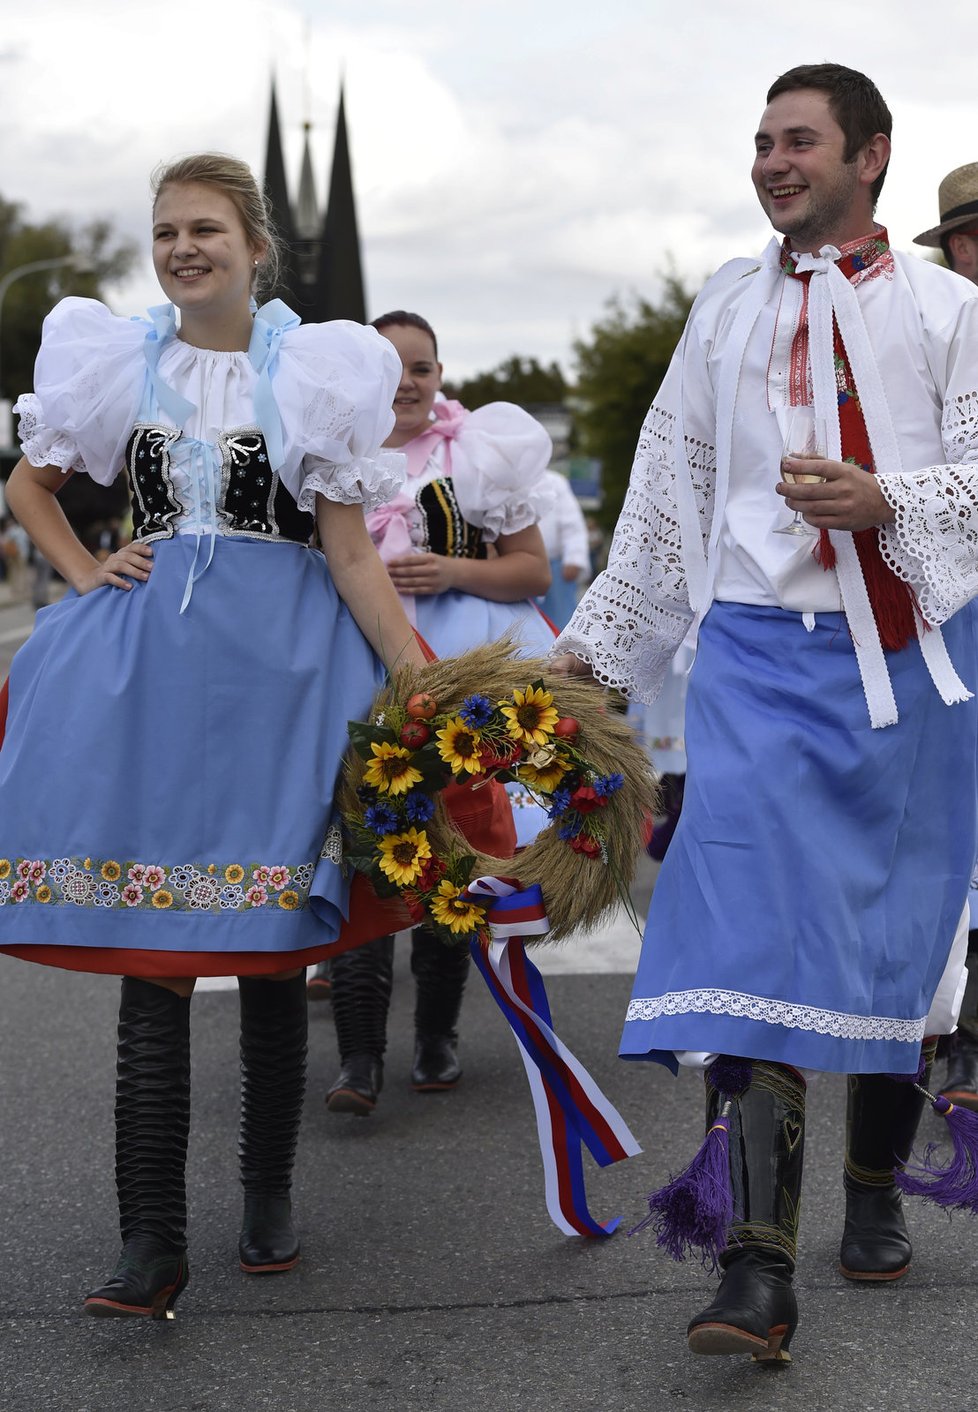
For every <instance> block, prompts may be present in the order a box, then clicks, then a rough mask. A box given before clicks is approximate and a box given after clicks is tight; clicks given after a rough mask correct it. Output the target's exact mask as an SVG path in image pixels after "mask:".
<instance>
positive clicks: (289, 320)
mask: <svg viewBox="0 0 978 1412" xmlns="http://www.w3.org/2000/svg"><path fill="white" fill-rule="evenodd" d="M300 323H301V320H300V318H299V316H298V314H294V313H293V312H292V310H291V309H290V308H289V306H288V305H287V304H283V302H282V300H281V299H273V300H271V302H270V303H268V304H263V305H262V307H261V308H260V309H259V310H258V313H257V314H256V315H255V324H254V328H253V329H252V331H251V342H250V343H249V345H248V358H249V361H250V362H251V366H252V367H253V368H254V370H255V372H256V373H257V374H258V381H257V383H256V385H255V393H254V403H255V417H256V418H257V421H258V425H259V426H260V427H261V433H262V436H263V437H264V438H265V449H266V450H267V452H268V460H269V464H270V465H271V467H272V470H273V471H278V470H281V468H282V463H283V461H284V460H285V437H284V433H283V430H282V418H281V415H280V413H279V410H278V405H277V404H276V401H275V394H274V392H273V391H272V374H273V373H274V371H275V364H276V362H277V360H278V354H279V347H280V345H281V342H282V335H283V334H286V333H288V332H289V331H290V330H291V329H294V328H298V327H299V324H300Z"/></svg>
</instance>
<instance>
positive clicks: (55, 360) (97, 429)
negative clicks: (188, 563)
mask: <svg viewBox="0 0 978 1412" xmlns="http://www.w3.org/2000/svg"><path fill="white" fill-rule="evenodd" d="M149 327H150V326H149V324H148V323H146V322H145V321H144V320H142V319H124V318H120V317H119V316H118V315H116V314H113V313H110V311H109V310H108V309H107V308H106V307H105V305H104V304H100V303H99V302H98V300H96V299H77V298H71V299H62V300H61V302H60V303H59V304H56V305H55V307H54V308H53V309H52V310H51V312H50V314H48V316H47V318H46V319H45V320H44V326H43V329H42V332H41V350H40V352H39V353H38V355H37V362H36V363H35V365H34V391H33V392H32V393H26V394H25V395H24V396H23V397H20V398H18V400H17V403H16V405H15V407H14V411H15V412H16V413H17V415H18V416H19V417H20V431H19V437H20V442H21V446H22V448H23V452H24V455H25V456H26V457H27V459H28V461H30V463H31V465H32V466H60V467H61V469H62V470H63V471H66V472H67V471H70V470H72V469H74V470H79V471H87V472H88V474H89V475H90V476H91V477H92V479H93V480H96V481H98V482H99V484H100V485H111V483H112V482H113V481H114V480H115V478H116V476H117V475H118V473H119V471H120V470H121V469H122V466H123V463H124V458H125V449H126V443H127V441H128V440H129V437H130V435H131V433H132V427H133V422H134V421H135V419H136V414H137V411H138V409H139V403H140V399H141V397H142V391H143V383H144V379H145V375H146V362H145V359H144V357H143V351H142V350H143V341H144V339H145V337H146V333H147V331H148V329H149Z"/></svg>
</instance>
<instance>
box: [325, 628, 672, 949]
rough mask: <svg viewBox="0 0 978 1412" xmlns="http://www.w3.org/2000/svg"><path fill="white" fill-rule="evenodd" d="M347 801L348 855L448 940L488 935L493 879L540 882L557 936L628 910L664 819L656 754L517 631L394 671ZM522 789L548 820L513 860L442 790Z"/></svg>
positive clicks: (361, 746) (358, 742)
mask: <svg viewBox="0 0 978 1412" xmlns="http://www.w3.org/2000/svg"><path fill="white" fill-rule="evenodd" d="M350 740H351V746H352V749H351V750H350V751H349V753H348V756H347V763H346V770H345V773H344V780H343V784H342V788H341V794H340V808H341V812H342V815H343V824H344V829H345V833H346V840H345V847H344V856H345V859H346V861H347V862H348V863H350V864H352V866H353V867H355V868H356V869H357V870H358V871H360V872H362V873H364V874H365V875H366V876H367V877H368V878H369V880H370V881H371V883H372V884H373V887H374V890H375V892H376V893H377V894H378V896H380V897H393V896H399V897H400V898H401V900H402V901H403V902H404V904H405V906H406V908H407V912H408V915H409V916H410V917H411V920H412V922H414V923H415V924H417V923H419V922H423V923H424V924H425V925H427V926H429V927H430V928H431V929H432V930H433V931H434V932H435V933H436V934H437V935H439V936H440V937H441V938H442V939H443V940H444V941H448V942H455V943H459V942H463V943H465V944H468V943H470V942H471V941H473V940H476V941H483V942H486V941H488V940H489V931H488V927H487V923H486V906H485V898H482V899H481V900H480V898H479V897H478V896H477V895H473V894H472V893H470V892H469V884H470V883H471V882H472V881H473V880H474V879H476V878H479V877H482V876H484V875H491V876H495V877H503V878H505V879H506V881H507V882H508V883H511V884H512V885H513V886H515V887H516V888H518V889H523V888H527V887H530V886H532V885H533V884H537V885H539V887H540V888H541V889H542V892H543V899H544V903H545V908H546V914H547V917H548V919H549V931H548V933H547V939H549V940H553V941H559V940H561V939H562V938H565V937H567V936H569V935H570V934H571V933H572V932H574V931H577V930H581V929H584V930H587V929H590V928H593V927H594V926H595V925H596V924H597V923H598V922H599V921H600V919H601V918H602V917H603V916H604V914H605V913H606V912H607V911H608V910H609V909H610V908H612V907H614V906H615V905H617V904H619V903H622V904H624V905H625V906H626V907H628V908H630V903H629V900H628V887H629V883H630V881H631V879H632V876H633V872H634V867H635V861H636V857H637V855H638V852H639V850H640V848H641V845H642V841H643V831H644V829H645V827H646V823H647V820H648V819H649V818H650V816H651V814H652V813H653V812H654V805H655V794H656V790H655V783H654V776H653V773H652V768H651V765H650V762H649V760H648V757H647V756H646V754H645V752H644V751H643V749H642V748H641V745H640V744H639V743H638V741H637V740H636V737H635V735H634V732H633V731H632V729H631V727H630V726H629V725H628V723H627V722H626V721H625V719H624V718H623V716H622V715H621V714H620V713H619V712H617V711H615V710H612V709H609V707H608V703H607V695H606V692H605V690H604V688H602V687H600V686H598V685H597V684H596V683H595V682H593V681H591V680H589V679H586V678H581V677H570V676H559V675H557V673H555V672H554V670H553V663H552V662H551V661H550V660H549V659H546V658H527V657H523V656H521V655H519V652H518V650H517V648H516V647H515V645H514V644H513V643H512V642H511V641H510V640H508V639H503V640H502V641H500V642H495V643H489V644H487V645H485V646H482V647H477V648H474V649H473V650H472V651H470V652H466V653H464V654H462V655H461V656H459V657H453V658H446V659H444V660H442V661H435V662H431V663H429V664H428V665H427V666H425V667H401V668H396V669H395V670H394V671H393V673H392V674H391V676H390V678H389V679H388V682H387V684H386V685H385V686H384V688H383V689H382V690H381V691H380V692H379V693H378V695H377V697H376V698H375V700H374V703H373V706H372V708H371V711H370V715H369V719H368V720H367V721H353V722H351V723H350ZM490 781H498V782H500V783H503V784H505V783H509V782H514V781H515V782H517V783H518V784H519V785H520V786H521V788H522V789H523V790H525V791H526V792H527V793H529V794H530V795H531V796H532V797H533V798H534V799H535V800H536V801H537V802H538V803H539V804H540V805H541V806H542V807H543V808H544V809H545V810H546V812H547V814H548V816H549V819H550V823H549V824H548V825H547V826H546V827H545V828H543V829H542V831H541V832H540V833H539V834H538V835H537V837H536V839H535V840H534V842H533V843H531V844H530V845H529V846H528V847H526V848H524V849H523V850H522V851H521V852H519V853H518V854H517V855H516V856H515V857H505V858H499V857H493V856H491V855H489V854H486V853H480V852H478V851H477V850H475V849H473V847H472V845H471V844H470V843H469V842H468V841H467V840H466V838H465V836H464V834H463V833H462V832H461V830H460V829H459V827H458V825H457V824H456V823H455V822H454V820H453V819H452V817H451V816H450V814H449V813H448V810H447V809H446V807H445V804H444V801H443V799H442V798H441V794H442V791H443V790H444V788H445V786H446V785H447V784H449V783H451V782H456V783H466V782H467V783H468V786H469V788H470V789H472V790H473V791H477V790H479V789H480V788H483V787H484V786H485V785H486V784H487V783H489V782H490Z"/></svg>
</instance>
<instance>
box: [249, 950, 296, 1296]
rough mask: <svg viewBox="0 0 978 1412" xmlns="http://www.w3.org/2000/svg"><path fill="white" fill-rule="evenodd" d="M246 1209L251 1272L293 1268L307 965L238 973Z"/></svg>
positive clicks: (267, 1272)
mask: <svg viewBox="0 0 978 1412" xmlns="http://www.w3.org/2000/svg"><path fill="white" fill-rule="evenodd" d="M238 989H239V994H240V1000H241V1133H240V1139H239V1143H238V1156H239V1158H240V1161H241V1184H242V1186H243V1187H244V1217H243V1219H242V1222H241V1239H240V1240H239V1242H238V1255H239V1257H240V1260H241V1268H242V1270H244V1271H245V1273H246V1274H248V1275H272V1274H276V1273H278V1272H280V1271H282V1270H291V1269H292V1267H293V1265H295V1264H296V1263H297V1262H298V1259H299V1240H298V1237H297V1236H296V1233H295V1230H294V1229H293V1226H292V1197H291V1191H292V1168H293V1165H294V1163H295V1149H296V1144H297V1142H298V1138H299V1125H300V1123H301V1121H302V1100H303V1097H304V1095H305V1090H306V1036H307V1018H308V1012H307V1004H306V977H305V973H304V972H303V973H301V974H300V975H298V976H293V977H292V978H291V979H290V980H286V981H276V980H267V979H260V978H257V977H254V976H239V977H238Z"/></svg>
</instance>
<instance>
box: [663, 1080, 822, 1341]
mask: <svg viewBox="0 0 978 1412" xmlns="http://www.w3.org/2000/svg"><path fill="white" fill-rule="evenodd" d="M751 1070H752V1076H751V1082H750V1084H749V1086H748V1087H747V1088H746V1089H745V1090H744V1091H743V1092H742V1093H741V1094H740V1096H739V1097H737V1098H734V1099H732V1100H731V1107H730V1113H729V1121H730V1137H729V1146H730V1178H731V1185H732V1189H733V1201H734V1221H733V1224H732V1225H731V1228H730V1237H729V1241H728V1244H727V1249H726V1250H725V1251H724V1252H723V1254H722V1255H721V1256H720V1268H721V1270H722V1271H723V1274H722V1277H721V1280H720V1288H719V1289H718V1290H717V1294H716V1298H715V1299H714V1300H713V1303H712V1304H711V1305H710V1306H709V1308H707V1309H704V1310H703V1312H702V1313H701V1314H698V1315H697V1316H696V1318H695V1319H693V1320H692V1322H691V1323H690V1325H689V1327H688V1329H687V1337H688V1340H689V1347H690V1349H691V1350H692V1352H693V1353H751V1354H753V1356H754V1358H755V1360H756V1361H757V1362H760V1363H769V1364H772V1365H777V1364H779V1363H788V1362H790V1361H791V1359H790V1355H789V1353H788V1347H789V1345H790V1343H791V1339H792V1336H793V1335H794V1332H795V1328H796V1326H797V1323H798V1305H797V1301H796V1300H795V1292H794V1290H793V1289H792V1285H791V1279H792V1275H793V1273H794V1268H795V1254H796V1249H797V1241H798V1214H799V1206H800V1200H801V1177H802V1165H803V1157H804V1146H805V1084H804V1081H803V1080H802V1078H801V1077H800V1075H799V1074H797V1073H796V1072H795V1070H794V1069H789V1068H786V1067H784V1066H783V1065H780V1064H769V1063H767V1062H762V1061H754V1062H753V1064H752V1065H751ZM724 1102H725V1099H724V1097H723V1096H722V1095H721V1094H719V1093H717V1091H716V1089H714V1088H713V1086H712V1084H711V1083H710V1082H709V1079H707V1130H709V1128H710V1127H711V1126H712V1124H713V1123H714V1121H715V1120H716V1117H717V1115H718V1114H719V1112H720V1109H721V1107H722V1106H723V1104H724Z"/></svg>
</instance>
